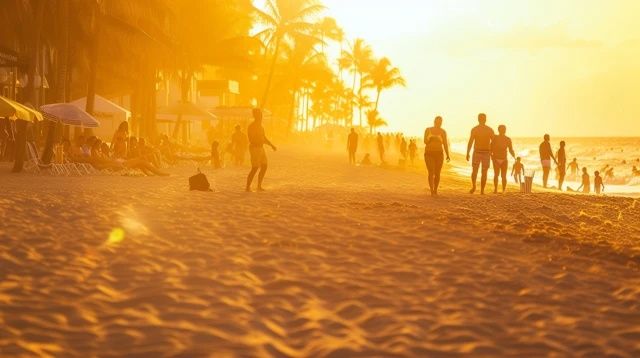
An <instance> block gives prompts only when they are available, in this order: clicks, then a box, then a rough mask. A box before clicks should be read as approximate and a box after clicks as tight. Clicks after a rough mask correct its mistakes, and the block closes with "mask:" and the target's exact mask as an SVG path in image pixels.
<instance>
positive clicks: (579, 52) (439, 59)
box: [324, 0, 640, 136]
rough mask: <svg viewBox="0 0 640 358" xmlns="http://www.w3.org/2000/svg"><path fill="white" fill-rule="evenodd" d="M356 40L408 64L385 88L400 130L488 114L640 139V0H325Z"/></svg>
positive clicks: (541, 126) (454, 124)
mask: <svg viewBox="0 0 640 358" xmlns="http://www.w3.org/2000/svg"><path fill="white" fill-rule="evenodd" d="M324 4H325V5H326V6H327V7H328V8H329V10H328V15H329V16H333V17H335V18H336V19H337V20H338V23H339V24H340V25H341V26H342V27H343V28H344V29H345V32H346V34H347V36H348V37H349V38H350V39H353V38H356V37H362V38H364V39H365V40H367V41H368V42H369V43H370V44H371V45H372V47H373V49H374V51H375V53H376V55H378V56H387V57H389V58H390V59H391V60H392V62H393V63H394V64H395V65H396V66H398V67H400V69H401V70H402V72H403V74H404V76H405V77H406V79H407V82H408V88H406V89H394V90H391V91H389V92H386V93H383V94H382V99H381V110H380V111H381V115H382V117H383V118H386V119H387V120H388V122H389V123H390V126H389V128H388V129H389V130H394V131H396V130H402V131H405V132H408V133H412V134H418V133H420V132H422V130H423V129H424V127H425V126H426V125H427V124H430V123H431V122H432V119H433V117H434V116H435V115H438V114H439V115H442V116H443V117H444V119H445V127H446V128H447V129H448V130H449V132H450V134H451V136H466V135H467V133H468V130H469V128H470V127H471V126H473V125H474V123H475V118H476V114H477V113H478V112H480V111H483V112H486V113H487V114H488V118H489V121H490V123H491V124H493V125H495V126H497V125H498V124H502V123H504V124H506V125H507V126H508V127H509V133H510V134H511V135H513V136H540V135H542V134H544V133H545V132H550V133H551V134H553V135H555V136H604V135H614V136H616V135H620V136H623V135H627V136H630V135H640V26H638V24H637V19H638V16H640V1H638V0H610V1H604V0H561V1H558V0H517V1H513V0H394V1H389V0H325V1H324Z"/></svg>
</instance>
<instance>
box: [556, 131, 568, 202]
mask: <svg viewBox="0 0 640 358" xmlns="http://www.w3.org/2000/svg"><path fill="white" fill-rule="evenodd" d="M565 146H566V143H565V142H564V141H560V149H558V153H556V159H557V160H558V162H557V163H558V166H557V168H558V190H560V191H562V184H563V183H564V178H565V176H566V175H567V153H566V152H565Z"/></svg>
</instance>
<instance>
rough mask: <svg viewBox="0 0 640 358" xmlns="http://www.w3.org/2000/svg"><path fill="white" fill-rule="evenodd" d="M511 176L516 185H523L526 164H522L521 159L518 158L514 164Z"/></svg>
mask: <svg viewBox="0 0 640 358" xmlns="http://www.w3.org/2000/svg"><path fill="white" fill-rule="evenodd" d="M511 175H512V176H513V179H514V180H515V181H516V183H518V184H520V183H522V177H523V176H524V164H522V159H521V158H520V157H517V158H516V162H515V163H513V168H512V169H511Z"/></svg>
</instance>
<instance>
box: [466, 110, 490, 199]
mask: <svg viewBox="0 0 640 358" xmlns="http://www.w3.org/2000/svg"><path fill="white" fill-rule="evenodd" d="M478 123H479V124H478V125H477V126H475V127H473V129H472V130H471V137H470V138H469V143H468V144H467V161H469V159H470V158H471V157H470V155H469V154H470V153H471V147H473V158H472V161H471V164H472V167H473V171H472V172H471V190H470V191H469V193H471V194H473V193H474V192H475V191H476V179H477V178H478V169H479V168H480V165H482V177H481V179H480V193H481V194H484V187H485V186H486V184H487V172H488V171H489V166H490V165H491V141H492V140H493V137H494V136H495V133H494V132H493V129H491V127H489V126H487V125H486V123H487V115H486V114H484V113H480V114H478Z"/></svg>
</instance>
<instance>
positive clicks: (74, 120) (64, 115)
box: [40, 103, 100, 128]
mask: <svg viewBox="0 0 640 358" xmlns="http://www.w3.org/2000/svg"><path fill="white" fill-rule="evenodd" d="M40 110H41V111H42V113H44V117H45V118H46V119H48V120H50V121H53V122H61V123H64V124H67V125H71V126H81V127H86V128H98V127H99V126H100V122H99V121H98V120H97V119H96V118H95V117H93V116H92V115H90V114H89V113H87V112H85V111H84V110H82V109H80V108H78V107H77V106H75V105H73V104H70V103H54V104H47V105H44V106H42V107H40Z"/></svg>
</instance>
